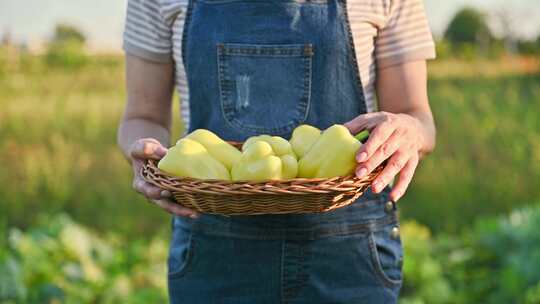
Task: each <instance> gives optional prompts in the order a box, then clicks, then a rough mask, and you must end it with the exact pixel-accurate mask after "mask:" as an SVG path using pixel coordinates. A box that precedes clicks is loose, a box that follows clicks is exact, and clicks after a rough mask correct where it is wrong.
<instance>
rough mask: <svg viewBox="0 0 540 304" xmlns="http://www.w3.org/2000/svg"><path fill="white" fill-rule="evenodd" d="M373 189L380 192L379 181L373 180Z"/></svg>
mask: <svg viewBox="0 0 540 304" xmlns="http://www.w3.org/2000/svg"><path fill="white" fill-rule="evenodd" d="M372 187H373V191H375V192H376V193H378V192H380V189H379V188H380V187H381V182H374V183H373V186H372Z"/></svg>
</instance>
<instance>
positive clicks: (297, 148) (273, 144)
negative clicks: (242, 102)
mask: <svg viewBox="0 0 540 304" xmlns="http://www.w3.org/2000/svg"><path fill="white" fill-rule="evenodd" d="M360 145H361V143H360V141H359V140H358V139H357V138H355V137H354V136H353V135H352V134H351V133H350V132H349V130H348V129H347V128H345V127H344V126H343V125H338V124H336V125H333V126H331V127H329V128H328V129H326V130H324V131H322V132H321V130H319V129H317V128H315V127H312V126H309V125H300V126H298V127H297V128H296V129H295V130H294V132H293V134H292V137H291V139H290V140H289V141H287V140H286V139H284V138H282V137H279V136H270V135H259V136H253V137H250V138H248V139H247V140H246V141H245V142H244V144H243V146H242V149H241V151H240V150H238V149H236V148H235V147H233V146H232V145H231V144H229V143H228V142H226V141H224V140H222V139H221V138H219V136H217V135H216V134H214V133H212V132H211V131H208V130H205V129H198V130H195V131H193V132H192V133H190V134H189V135H188V136H186V137H184V138H182V139H180V140H178V142H177V143H176V145H175V146H173V147H171V148H170V149H169V151H168V152H167V154H166V155H165V157H163V158H162V159H161V160H160V161H159V163H158V168H159V169H160V170H162V171H164V172H167V173H169V174H171V175H175V176H179V177H191V178H197V179H206V180H228V181H267V180H287V179H293V178H329V177H336V176H345V175H348V174H351V173H352V172H353V171H354V168H355V167H356V161H355V154H356V151H357V150H358V148H359V147H360Z"/></svg>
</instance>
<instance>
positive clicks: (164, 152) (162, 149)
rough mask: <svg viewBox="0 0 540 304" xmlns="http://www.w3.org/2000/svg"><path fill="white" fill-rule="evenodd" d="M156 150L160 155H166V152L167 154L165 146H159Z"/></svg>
mask: <svg viewBox="0 0 540 304" xmlns="http://www.w3.org/2000/svg"><path fill="white" fill-rule="evenodd" d="M155 152H156V154H157V155H159V156H165V154H167V149H165V148H163V147H162V146H159V147H157V148H156V150H155Z"/></svg>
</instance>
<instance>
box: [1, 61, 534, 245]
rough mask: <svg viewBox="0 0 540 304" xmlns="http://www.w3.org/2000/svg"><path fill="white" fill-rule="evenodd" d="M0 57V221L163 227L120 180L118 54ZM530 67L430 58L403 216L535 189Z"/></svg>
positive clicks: (512, 202)
mask: <svg viewBox="0 0 540 304" xmlns="http://www.w3.org/2000/svg"><path fill="white" fill-rule="evenodd" d="M1 56H3V58H0V92H1V94H0V107H1V109H2V110H1V111H0V164H1V165H2V170H0V209H1V210H3V212H1V214H0V220H1V221H3V222H6V223H7V225H8V226H17V227H21V228H25V227H28V226H29V225H31V224H32V223H34V222H35V220H36V218H37V217H38V216H39V215H43V214H53V213H58V212H61V211H66V212H68V213H69V214H71V215H72V216H73V218H74V219H75V220H76V221H77V222H80V223H83V224H85V225H88V226H91V227H95V228H97V229H100V230H102V231H109V230H110V231H118V232H120V233H122V234H124V235H127V236H131V237H134V238H138V237H141V236H146V237H151V236H153V235H154V234H156V233H162V232H163V231H165V230H166V229H168V228H169V217H168V216H167V215H166V214H165V213H164V212H162V211H161V210H159V209H158V208H155V207H154V206H152V205H150V204H148V203H146V202H145V200H144V199H143V198H142V197H141V196H139V195H138V194H136V193H135V192H134V191H133V190H132V189H131V179H130V177H131V172H130V169H129V167H128V165H127V163H126V162H125V161H124V159H123V156H122V155H121V153H120V151H119V150H118V148H117V146H116V128H117V125H118V121H119V119H120V115H121V113H122V109H123V107H124V100H125V90H124V78H123V70H124V69H123V63H122V60H121V59H120V58H117V57H95V58H92V60H91V61H92V62H91V63H90V64H88V65H85V66H84V67H82V68H79V69H64V68H49V67H47V66H46V65H45V64H44V63H43V61H42V60H41V59H40V58H37V57H28V56H26V57H20V58H19V57H17V58H15V59H13V57H11V59H10V57H9V56H7V55H6V54H3V55H0V57H1ZM6 58H7V59H6ZM494 65H496V64H495V63H494ZM531 65H532V67H531ZM537 65H538V61H537V60H532V61H530V62H529V63H528V64H525V66H526V69H521V70H520V69H516V68H513V69H510V70H508V64H506V65H502V66H503V68H501V73H496V72H494V70H495V69H496V68H494V67H493V66H492V65H490V63H489V62H484V63H481V64H479V65H473V66H474V68H471V65H470V64H468V65H467V64H462V69H463V71H464V72H463V75H460V74H459V70H457V68H456V65H455V64H449V63H448V62H438V63H434V64H431V65H430V73H431V74H432V75H434V76H433V78H432V80H431V81H430V82H429V90H430V98H431V104H432V107H433V111H434V115H435V117H436V121H437V126H438V146H437V150H436V152H435V153H434V154H433V155H432V156H430V157H429V158H428V159H426V160H425V161H424V162H423V163H422V165H421V167H420V168H419V169H418V173H417V175H416V178H415V180H414V183H413V185H412V186H411V189H410V191H409V193H407V195H406V196H405V198H404V199H403V200H402V201H401V202H400V206H401V208H402V211H403V216H404V217H408V218H415V219H417V220H418V221H420V222H422V223H424V224H427V225H428V226H429V227H430V228H432V229H435V231H440V230H446V231H457V230H460V229H461V228H462V227H463V226H467V225H469V224H470V223H471V221H472V220H473V219H475V218H476V217H478V216H480V215H487V214H494V213H502V212H506V211H508V210H510V209H511V208H514V207H516V206H517V205H523V204H529V203H532V202H533V201H535V200H536V199H537V198H538V197H540V190H539V188H538V187H537V186H538V185H539V184H540V152H539V151H540V132H539V131H540V130H539V124H538V119H539V116H540V73H539V72H538V68H537ZM483 71H484V72H483ZM475 75H481V76H480V77H477V76H475ZM177 101H178V100H177V99H175V110H174V113H179V109H178V102H177ZM178 116H179V115H176V116H175V121H174V134H173V137H174V138H177V137H178V134H180V129H181V124H180V121H179V120H178Z"/></svg>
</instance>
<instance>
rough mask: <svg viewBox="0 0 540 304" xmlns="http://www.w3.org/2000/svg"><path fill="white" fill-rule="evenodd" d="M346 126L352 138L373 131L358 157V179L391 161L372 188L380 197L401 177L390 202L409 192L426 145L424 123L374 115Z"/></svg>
mask: <svg viewBox="0 0 540 304" xmlns="http://www.w3.org/2000/svg"><path fill="white" fill-rule="evenodd" d="M345 126H346V127H347V128H348V129H349V131H351V133H352V134H356V133H358V132H360V131H362V130H366V129H367V130H370V135H369V138H368V140H367V141H366V143H365V144H363V145H362V146H361V147H360V149H358V152H357V154H356V161H357V162H358V163H359V164H358V166H357V168H356V175H357V176H358V177H359V178H360V177H363V176H366V175H367V174H369V173H370V172H371V171H373V169H375V168H376V167H377V166H379V165H380V164H381V163H382V162H383V161H384V160H386V159H388V163H387V164H386V167H385V168H384V170H383V171H382V172H381V173H380V174H379V176H378V177H377V178H376V179H375V180H374V181H373V183H372V184H371V186H372V190H373V192H375V193H379V192H381V191H382V190H383V189H384V187H386V186H387V185H388V184H389V183H390V181H391V180H392V179H393V178H394V176H396V175H397V174H399V178H398V180H397V182H396V183H395V185H394V187H393V189H392V192H391V193H390V198H391V199H392V200H393V201H397V200H398V199H399V198H401V196H403V194H404V193H405V191H406V190H407V187H408V186H409V183H410V182H411V179H412V177H413V175H414V171H415V169H416V166H417V165H418V161H419V159H420V154H421V152H420V151H421V149H422V147H423V142H424V132H423V130H422V128H423V126H422V124H421V122H420V121H419V120H418V119H417V118H415V117H413V116H411V115H408V114H403V113H399V114H394V113H389V112H374V113H367V114H363V115H360V116H358V117H356V118H355V119H353V120H351V121H349V122H347V123H345Z"/></svg>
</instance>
